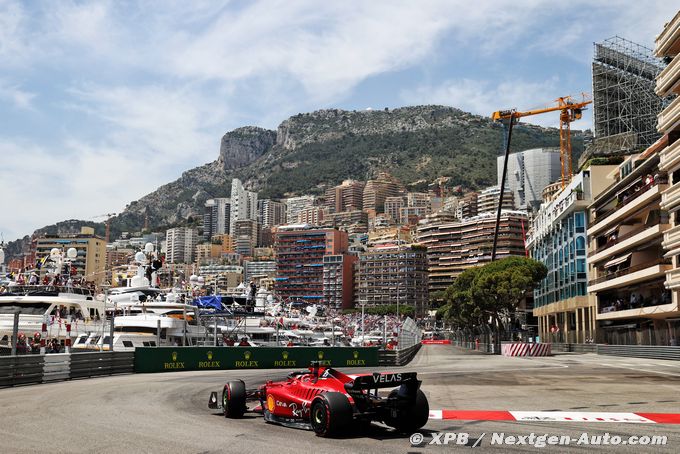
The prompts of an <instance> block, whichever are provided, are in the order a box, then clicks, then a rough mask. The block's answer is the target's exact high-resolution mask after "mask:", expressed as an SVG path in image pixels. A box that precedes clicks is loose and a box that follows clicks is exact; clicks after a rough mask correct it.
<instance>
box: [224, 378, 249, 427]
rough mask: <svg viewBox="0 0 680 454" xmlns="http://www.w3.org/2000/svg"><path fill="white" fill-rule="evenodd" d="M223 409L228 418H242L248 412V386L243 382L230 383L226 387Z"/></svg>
mask: <svg viewBox="0 0 680 454" xmlns="http://www.w3.org/2000/svg"><path fill="white" fill-rule="evenodd" d="M222 409H223V411H224V416H225V417H226V418H240V417H242V416H243V413H245V412H246V385H245V383H243V380H236V381H230V382H227V384H226V385H224V389H223V390H222Z"/></svg>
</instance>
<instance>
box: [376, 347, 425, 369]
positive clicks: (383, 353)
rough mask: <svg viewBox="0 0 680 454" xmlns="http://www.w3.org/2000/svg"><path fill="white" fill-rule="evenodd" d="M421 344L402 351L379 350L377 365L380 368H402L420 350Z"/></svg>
mask: <svg viewBox="0 0 680 454" xmlns="http://www.w3.org/2000/svg"><path fill="white" fill-rule="evenodd" d="M420 347H421V344H416V345H413V346H412V347H408V348H404V349H402V350H380V351H379V352H378V365H380V366H403V365H405V364H408V363H409V362H411V360H412V359H413V357H414V356H415V355H416V353H418V350H420Z"/></svg>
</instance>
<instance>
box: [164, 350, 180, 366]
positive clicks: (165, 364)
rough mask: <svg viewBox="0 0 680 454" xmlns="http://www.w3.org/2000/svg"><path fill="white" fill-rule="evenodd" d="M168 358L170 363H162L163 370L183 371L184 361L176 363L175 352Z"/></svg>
mask: <svg viewBox="0 0 680 454" xmlns="http://www.w3.org/2000/svg"><path fill="white" fill-rule="evenodd" d="M170 358H172V361H171V362H169V363H163V370H172V369H184V361H177V352H172V354H171V355H170Z"/></svg>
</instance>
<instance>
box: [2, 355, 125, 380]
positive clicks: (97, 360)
mask: <svg viewBox="0 0 680 454" xmlns="http://www.w3.org/2000/svg"><path fill="white" fill-rule="evenodd" d="M132 372H134V353H133V352H101V353H99V352H97V353H78V354H67V353H61V354H49V355H25V356H23V355H22V356H3V357H0V388H1V387H6V386H15V385H28V384H36V383H47V382H53V381H59V380H69V379H72V378H83V377H95V376H98V375H112V374H123V373H132Z"/></svg>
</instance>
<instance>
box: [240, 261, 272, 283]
mask: <svg viewBox="0 0 680 454" xmlns="http://www.w3.org/2000/svg"><path fill="white" fill-rule="evenodd" d="M244 268H245V280H244V282H250V281H252V280H259V279H262V278H273V277H275V276H276V262H275V261H273V260H262V261H250V260H249V261H246V262H245V263H244Z"/></svg>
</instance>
